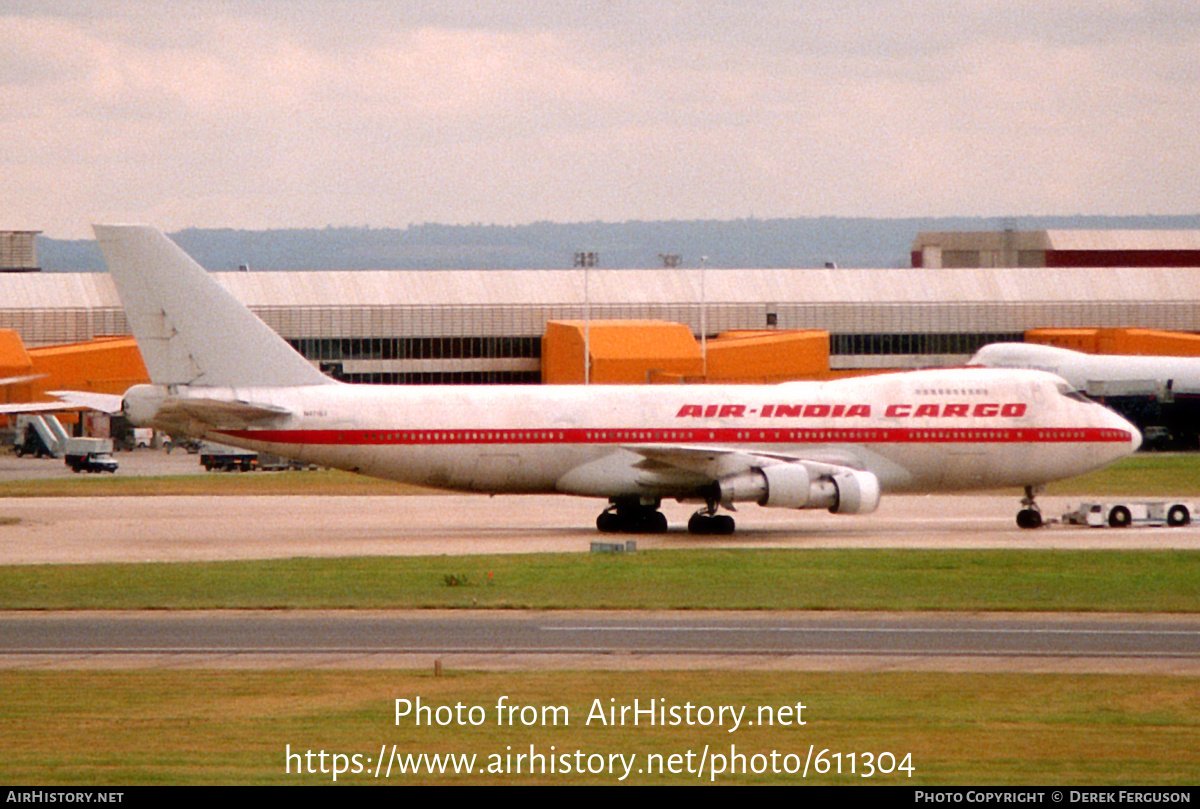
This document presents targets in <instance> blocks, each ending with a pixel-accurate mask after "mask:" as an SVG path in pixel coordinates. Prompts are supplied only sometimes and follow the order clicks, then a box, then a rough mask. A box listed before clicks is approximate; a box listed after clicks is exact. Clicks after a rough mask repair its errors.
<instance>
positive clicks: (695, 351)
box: [542, 320, 704, 385]
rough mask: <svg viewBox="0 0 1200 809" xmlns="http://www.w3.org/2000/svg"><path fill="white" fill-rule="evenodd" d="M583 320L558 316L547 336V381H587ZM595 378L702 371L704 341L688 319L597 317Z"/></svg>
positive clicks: (665, 377)
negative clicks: (699, 341) (698, 339)
mask: <svg viewBox="0 0 1200 809" xmlns="http://www.w3.org/2000/svg"><path fill="white" fill-rule="evenodd" d="M584 331H585V326H584V323H583V321H579V320H552V321H549V322H548V323H546V331H545V333H544V334H543V336H542V382H544V383H546V384H551V385H564V384H576V385H578V384H582V383H583V381H584V372H583V357H584ZM587 342H588V349H589V351H590V353H591V375H590V376H591V382H593V383H595V384H646V383H655V382H671V381H679V380H680V379H681V378H688V377H695V376H699V375H700V374H701V373H702V372H703V368H704V361H703V358H702V357H701V355H700V346H699V344H697V343H696V338H694V337H693V336H692V333H691V331H689V330H688V328H687V326H684V325H683V324H682V323H668V322H665V321H661V320H593V321H591V323H590V324H588V326H587Z"/></svg>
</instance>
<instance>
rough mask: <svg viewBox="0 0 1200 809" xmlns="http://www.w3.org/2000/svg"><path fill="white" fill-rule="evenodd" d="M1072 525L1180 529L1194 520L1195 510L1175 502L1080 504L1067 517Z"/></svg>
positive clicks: (1132, 501) (1065, 516) (1138, 501)
mask: <svg viewBox="0 0 1200 809" xmlns="http://www.w3.org/2000/svg"><path fill="white" fill-rule="evenodd" d="M1062 519H1063V522H1064V523H1067V524H1069V525H1087V526H1090V527H1092V528H1103V527H1104V526H1108V527H1109V528H1128V527H1129V526H1131V525H1149V526H1161V525H1168V526H1170V527H1172V528H1178V527H1181V526H1184V525H1187V524H1188V523H1190V522H1191V521H1192V507H1191V506H1190V505H1188V504H1186V503H1181V502H1177V501H1173V500H1130V501H1126V502H1121V503H1080V504H1079V508H1077V509H1074V510H1073V511H1068V512H1067V513H1066V514H1064V515H1063V518H1062Z"/></svg>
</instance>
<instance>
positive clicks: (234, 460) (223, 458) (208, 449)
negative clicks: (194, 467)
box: [200, 444, 258, 472]
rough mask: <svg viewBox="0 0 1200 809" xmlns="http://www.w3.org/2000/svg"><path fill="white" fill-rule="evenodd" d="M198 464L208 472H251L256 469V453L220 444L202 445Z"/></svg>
mask: <svg viewBox="0 0 1200 809" xmlns="http://www.w3.org/2000/svg"><path fill="white" fill-rule="evenodd" d="M200 464H201V465H202V466H203V467H204V468H205V469H206V470H208V471H209V472H212V471H213V470H214V469H215V470H218V471H221V472H251V471H253V470H255V469H257V468H258V453H257V452H251V451H250V450H246V449H239V448H237V447H227V446H224V445H222V444H204V445H203V446H202V447H201V448H200Z"/></svg>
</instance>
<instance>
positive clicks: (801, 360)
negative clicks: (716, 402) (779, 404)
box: [707, 330, 829, 383]
mask: <svg viewBox="0 0 1200 809" xmlns="http://www.w3.org/2000/svg"><path fill="white" fill-rule="evenodd" d="M707 349H708V381H709V382H724V383H739V382H746V383H771V382H783V381H786V380H791V379H823V378H826V377H828V376H829V332H827V331H815V330H814V331H748V332H726V333H723V334H721V335H720V336H719V337H717V338H716V339H715V340H709V341H708V345H707Z"/></svg>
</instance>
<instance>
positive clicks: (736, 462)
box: [624, 444, 861, 479]
mask: <svg viewBox="0 0 1200 809" xmlns="http://www.w3.org/2000/svg"><path fill="white" fill-rule="evenodd" d="M624 449H626V450H628V451H630V452H633V453H636V454H638V455H641V456H642V457H643V458H645V459H646V461H648V462H650V463H652V464H661V465H663V466H666V467H670V468H675V469H685V470H688V471H691V472H696V473H698V474H700V475H703V476H705V477H708V478H712V479H720V478H723V477H728V476H730V475H736V474H739V473H742V472H747V471H749V470H751V469H754V468H760V469H761V468H762V467H763V466H773V465H776V464H785V463H792V464H802V465H804V466H805V467H807V468H809V469H810V470H811V471H814V472H818V473H823V474H832V473H833V472H834V471H837V470H838V469H840V468H849V469H858V468H861V463H860V461H859V460H858V458H856V457H855V456H854V455H852V454H850V453H845V452H837V451H836V450H832V451H817V452H814V453H812V454H809V455H794V454H790V453H772V452H747V451H746V450H740V449H735V448H731V447H705V446H696V445H694V444H689V445H687V446H680V445H675V444H639V445H632V446H627V447H624Z"/></svg>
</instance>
